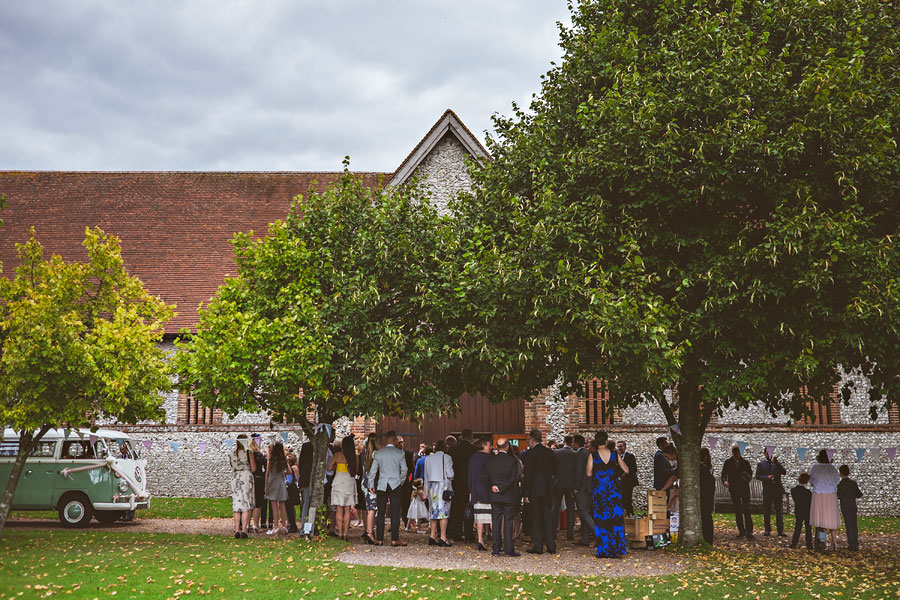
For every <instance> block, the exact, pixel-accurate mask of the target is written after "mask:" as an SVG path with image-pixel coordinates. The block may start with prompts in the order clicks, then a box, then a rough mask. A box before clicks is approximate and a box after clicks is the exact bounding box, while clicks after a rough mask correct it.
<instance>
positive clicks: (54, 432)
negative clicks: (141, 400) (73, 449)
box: [3, 427, 131, 440]
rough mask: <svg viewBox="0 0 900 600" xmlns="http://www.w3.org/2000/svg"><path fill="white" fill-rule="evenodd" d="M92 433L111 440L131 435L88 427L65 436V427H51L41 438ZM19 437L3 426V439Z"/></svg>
mask: <svg viewBox="0 0 900 600" xmlns="http://www.w3.org/2000/svg"><path fill="white" fill-rule="evenodd" d="M92 435H95V436H97V437H98V438H107V439H113V440H130V439H131V436H130V435H128V434H127V433H122V432H121V431H115V430H113V429H98V430H97V431H91V430H90V429H70V430H69V436H68V438H66V430H65V429H51V430H50V431H48V432H47V433H45V434H44V436H43V437H42V438H41V440H61V439H73V438H74V439H85V440H88V439H90V437H91V436H92ZM18 438H19V433H18V432H17V431H15V430H13V429H10V428H8V427H7V428H5V429H4V430H3V439H5V440H10V439H12V440H15V439H18Z"/></svg>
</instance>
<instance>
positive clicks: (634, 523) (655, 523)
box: [625, 490, 669, 548]
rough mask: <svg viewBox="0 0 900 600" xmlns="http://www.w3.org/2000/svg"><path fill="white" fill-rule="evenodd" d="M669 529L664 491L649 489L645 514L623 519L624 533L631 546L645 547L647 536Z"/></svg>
mask: <svg viewBox="0 0 900 600" xmlns="http://www.w3.org/2000/svg"><path fill="white" fill-rule="evenodd" d="M667 531H669V516H668V514H667V511H666V493H665V492H658V491H656V490H650V491H649V492H647V516H646V517H641V518H637V519H625V533H626V535H627V536H628V538H629V539H630V540H631V547H632V548H645V547H646V538H647V536H652V535H657V534H663V533H666V532H667Z"/></svg>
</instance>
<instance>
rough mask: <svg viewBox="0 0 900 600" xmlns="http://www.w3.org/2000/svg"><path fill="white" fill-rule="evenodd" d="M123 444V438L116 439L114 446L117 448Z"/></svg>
mask: <svg viewBox="0 0 900 600" xmlns="http://www.w3.org/2000/svg"><path fill="white" fill-rule="evenodd" d="M124 443H125V439H124V438H116V445H117V446H121V445H122V444H124Z"/></svg>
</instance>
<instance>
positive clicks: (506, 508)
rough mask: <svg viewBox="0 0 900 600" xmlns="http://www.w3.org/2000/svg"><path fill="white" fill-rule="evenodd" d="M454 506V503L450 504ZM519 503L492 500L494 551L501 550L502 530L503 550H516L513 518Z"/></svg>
mask: <svg viewBox="0 0 900 600" xmlns="http://www.w3.org/2000/svg"><path fill="white" fill-rule="evenodd" d="M450 506H451V507H452V506H453V505H452V504H451V505H450ZM518 506H519V503H518V502H516V503H512V502H491V531H493V532H494V548H493V550H494V552H500V539H501V535H500V532H501V531H502V532H503V536H502V538H503V551H504V552H506V553H507V554H512V553H513V552H515V548H514V547H513V520H514V519H515V516H516V509H517V508H518Z"/></svg>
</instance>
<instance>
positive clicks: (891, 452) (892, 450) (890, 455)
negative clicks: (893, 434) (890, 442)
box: [884, 447, 897, 462]
mask: <svg viewBox="0 0 900 600" xmlns="http://www.w3.org/2000/svg"><path fill="white" fill-rule="evenodd" d="M884 451H885V452H886V453H887V455H888V458H889V459H891V462H894V456H895V455H896V454H897V448H896V447H894V448H885V449H884Z"/></svg>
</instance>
